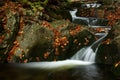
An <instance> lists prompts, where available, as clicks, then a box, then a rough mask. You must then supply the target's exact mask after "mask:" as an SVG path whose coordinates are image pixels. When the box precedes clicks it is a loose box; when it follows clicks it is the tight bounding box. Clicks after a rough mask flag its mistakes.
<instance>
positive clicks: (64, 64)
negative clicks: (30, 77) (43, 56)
mask: <svg viewBox="0 0 120 80" xmlns="http://www.w3.org/2000/svg"><path fill="white" fill-rule="evenodd" d="M90 64H93V62H84V61H80V60H63V61H56V62H55V61H52V62H30V63H26V64H22V65H21V64H20V65H19V64H18V65H17V66H19V67H23V68H25V67H26V68H40V69H58V70H61V69H68V68H72V67H74V66H77V65H90Z"/></svg>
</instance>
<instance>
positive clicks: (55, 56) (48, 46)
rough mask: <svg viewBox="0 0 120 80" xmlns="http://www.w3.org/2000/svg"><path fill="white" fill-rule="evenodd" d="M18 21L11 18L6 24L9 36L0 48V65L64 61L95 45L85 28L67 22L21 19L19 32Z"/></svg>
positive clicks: (7, 35) (13, 17)
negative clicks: (22, 23) (84, 47)
mask: <svg viewBox="0 0 120 80" xmlns="http://www.w3.org/2000/svg"><path fill="white" fill-rule="evenodd" d="M19 19H20V18H19V17H18V16H16V15H12V16H11V17H10V18H9V19H8V21H7V28H8V29H9V30H10V33H9V34H8V33H5V34H4V36H5V39H4V40H3V43H2V44H1V45H0V48H1V49H0V55H2V56H1V62H4V61H8V62H10V63H14V62H18V63H22V62H24V63H26V62H33V61H53V60H64V59H68V58H70V57H71V56H72V55H74V54H75V53H76V52H77V51H78V50H79V49H80V48H82V47H83V46H88V45H90V44H91V43H92V42H94V41H95V36H94V35H93V34H92V33H91V32H90V31H89V28H87V27H85V26H80V25H78V24H74V23H71V22H70V21H68V20H58V21H53V22H51V23H49V22H47V21H38V22H35V21H31V20H25V19H24V17H23V19H24V21H25V23H24V25H23V26H22V28H20V24H19ZM11 21H13V22H11ZM10 23H12V24H11V25H10ZM1 39H2V38H1Z"/></svg>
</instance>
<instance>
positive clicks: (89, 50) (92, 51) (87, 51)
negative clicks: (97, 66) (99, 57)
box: [70, 33, 107, 62]
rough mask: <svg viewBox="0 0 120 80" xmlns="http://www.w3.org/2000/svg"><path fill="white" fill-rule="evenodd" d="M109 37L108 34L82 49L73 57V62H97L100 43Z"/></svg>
mask: <svg viewBox="0 0 120 80" xmlns="http://www.w3.org/2000/svg"><path fill="white" fill-rule="evenodd" d="M106 36H107V33H106V34H105V35H104V36H102V37H101V38H100V39H98V40H97V41H95V42H94V43H93V44H92V45H91V46H88V47H84V48H82V49H80V50H79V51H78V52H77V53H76V54H75V55H73V56H72V57H71V58H70V59H71V60H83V61H89V62H95V57H96V52H97V49H98V47H99V44H100V42H101V41H102V40H103V39H104V38H105V37H106Z"/></svg>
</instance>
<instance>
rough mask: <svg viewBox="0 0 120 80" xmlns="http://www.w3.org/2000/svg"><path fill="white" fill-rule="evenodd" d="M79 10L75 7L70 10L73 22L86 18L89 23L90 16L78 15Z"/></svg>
mask: <svg viewBox="0 0 120 80" xmlns="http://www.w3.org/2000/svg"><path fill="white" fill-rule="evenodd" d="M77 11H78V10H77V9H73V10H72V11H70V15H71V16H72V22H75V23H76V21H75V20H77V19H78V20H84V21H86V23H87V24H88V23H89V18H86V17H78V16H76V13H77Z"/></svg>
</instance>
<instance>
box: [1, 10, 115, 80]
mask: <svg viewBox="0 0 120 80" xmlns="http://www.w3.org/2000/svg"><path fill="white" fill-rule="evenodd" d="M76 12H77V10H76V9H75V10H74V11H71V12H70V13H71V15H72V20H73V22H74V21H75V20H76V19H77V20H80V19H81V20H85V22H86V23H87V24H88V26H89V25H90V26H91V25H92V26H93V25H94V23H95V22H96V21H97V19H96V18H85V17H77V16H76V15H75V13H76ZM91 19H92V20H93V21H92V23H91ZM78 22H79V21H78ZM89 23H91V24H89ZM96 26H97V25H95V26H93V27H96ZM102 26H104V25H102ZM97 34H99V33H97ZM99 35H101V34H99ZM106 35H107V33H104V34H102V37H101V38H100V39H98V40H97V41H96V42H94V43H93V44H92V45H91V46H88V47H84V48H82V49H80V50H79V51H78V52H77V53H76V54H75V55H73V56H72V57H71V58H70V59H68V60H63V61H56V62H31V63H26V64H0V80H115V77H114V75H113V73H112V72H111V71H110V70H111V68H110V67H111V65H105V64H98V63H95V55H96V51H97V48H98V47H99V44H100V42H101V41H102V40H103V39H104V38H105V37H106Z"/></svg>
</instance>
